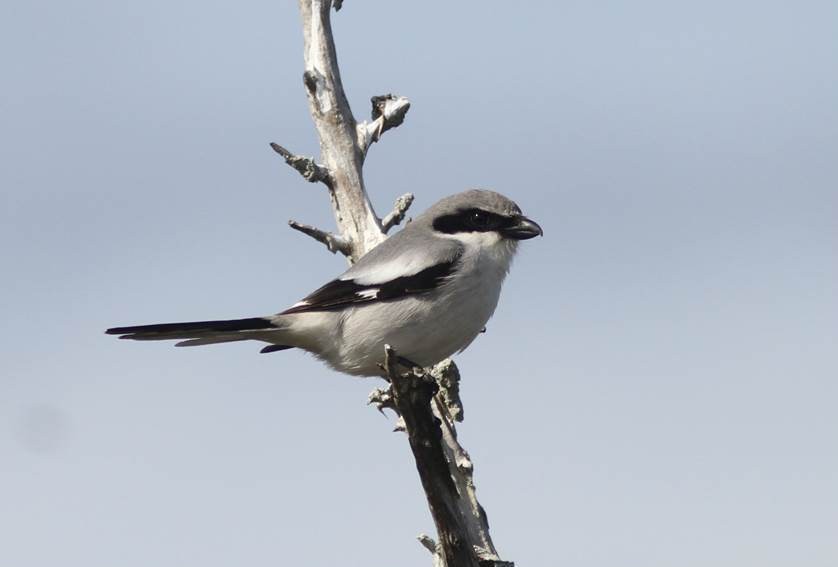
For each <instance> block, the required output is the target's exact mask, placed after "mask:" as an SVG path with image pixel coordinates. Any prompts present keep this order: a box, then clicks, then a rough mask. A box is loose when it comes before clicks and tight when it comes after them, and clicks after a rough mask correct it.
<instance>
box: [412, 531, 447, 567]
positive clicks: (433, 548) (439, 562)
mask: <svg viewBox="0 0 838 567" xmlns="http://www.w3.org/2000/svg"><path fill="white" fill-rule="evenodd" d="M416 539H418V540H419V543H421V544H422V547H424V548H425V549H427V550H428V551H430V552H431V555H433V556H434V562H433V567H445V559H444V558H443V557H442V550H441V549H440V547H439V545H437V543H436V541H435V540H434V538H432V537H431V536H429V535H428V534H419V535H418V536H416Z"/></svg>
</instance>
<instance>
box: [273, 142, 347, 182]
mask: <svg viewBox="0 0 838 567" xmlns="http://www.w3.org/2000/svg"><path fill="white" fill-rule="evenodd" d="M271 148H273V151H275V152H276V153H278V154H279V155H281V156H282V157H283V158H285V163H287V164H288V165H290V166H291V167H293V168H294V169H296V170H297V171H298V172H299V173H300V175H302V176H303V178H304V179H305V180H306V181H309V182H311V183H315V182H317V181H320V182H322V183H325V184H326V185H327V186H328V187H331V186H332V175H331V174H330V173H329V169H328V168H327V167H325V166H323V165H320V164H318V163H315V161H314V158H310V157H304V156H298V155H294V154H292V153H291V152H289V151H288V150H286V149H285V148H283V147H282V146H280V145H279V144H277V143H274V142H271Z"/></svg>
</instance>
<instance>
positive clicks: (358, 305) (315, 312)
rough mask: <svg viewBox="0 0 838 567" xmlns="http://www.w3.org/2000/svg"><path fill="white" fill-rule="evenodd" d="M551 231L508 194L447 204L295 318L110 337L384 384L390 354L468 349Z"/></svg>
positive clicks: (476, 194) (125, 330) (435, 357)
mask: <svg viewBox="0 0 838 567" xmlns="http://www.w3.org/2000/svg"><path fill="white" fill-rule="evenodd" d="M541 234H543V232H542V230H541V227H540V226H538V224H536V223H535V222H533V221H531V220H530V219H528V218H527V217H525V216H523V215H522V214H521V209H520V208H518V205H516V204H515V203H513V202H512V201H511V200H509V199H507V198H506V197H504V196H503V195H501V194H499V193H495V192H493V191H483V190H471V191H466V192H463V193H458V194H456V195H452V196H450V197H446V198H445V199H442V200H441V201H439V202H438V203H436V204H435V205H433V206H432V207H431V208H430V209H428V210H427V211H425V212H424V213H423V214H422V215H420V216H419V217H417V218H416V219H415V220H414V221H413V222H411V223H409V224H408V225H407V226H405V227H404V229H402V230H401V231H400V232H398V233H396V234H395V235H393V236H392V237H390V238H388V239H387V240H385V241H384V242H382V243H381V244H380V245H378V246H377V247H376V248H374V249H372V250H371V251H370V252H369V253H367V254H366V255H365V256H363V257H362V258H361V259H360V260H358V262H357V263H356V264H355V265H354V266H352V267H351V268H349V269H348V270H347V271H346V272H344V273H343V275H341V276H340V277H338V278H337V279H335V280H332V281H330V282H329V283H327V284H326V285H324V286H323V287H321V288H320V289H318V290H316V291H314V292H313V293H312V294H310V295H309V296H307V297H306V298H305V299H303V300H301V301H299V302H297V303H295V304H294V305H292V306H291V307H290V308H288V309H286V310H285V311H283V312H281V313H278V314H276V315H270V316H268V317H252V318H249V319H235V320H229V321H200V322H193V323H165V324H162V325H141V326H137V327H116V328H113V329H108V330H107V333H108V334H110V335H121V336H120V338H121V339H132V340H137V341H159V340H170V339H178V340H180V341H181V342H179V343H177V345H176V346H196V345H207V344H213V343H226V342H233V341H246V340H256V341H263V342H266V343H270V345H268V346H266V347H265V348H263V349H262V351H261V352H274V351H278V350H285V349H288V348H301V349H303V350H306V351H308V352H310V353H312V354H314V355H315V356H316V357H318V358H320V359H322V360H324V361H325V362H326V364H328V365H329V366H331V367H332V368H334V369H336V370H339V371H341V372H345V373H347V374H354V375H357V376H381V375H382V369H381V363H382V361H383V358H384V345H385V343H386V344H390V345H391V346H392V347H393V348H394V349H396V352H398V353H399V355H400V356H402V357H403V358H406V359H408V360H410V361H412V362H414V363H415V364H418V365H419V366H431V365H433V364H436V363H437V362H439V361H441V360H443V359H445V358H447V357H449V356H451V355H452V354H454V353H456V352H459V351H462V350H463V349H465V348H466V347H467V346H468V345H469V344H471V342H472V341H473V340H474V338H475V337H476V336H477V335H478V333H480V331H481V330H482V329H483V328H484V326H485V325H486V322H487V321H488V320H489V318H490V317H491V316H492V313H494V311H495V307H496V306H497V304H498V297H499V295H500V288H501V284H502V283H503V279H504V277H506V273H507V272H508V271H509V267H510V264H511V262H512V257H513V255H514V254H515V251H516V249H517V248H518V241H519V240H525V239H528V238H533V237H535V236H539V235H541Z"/></svg>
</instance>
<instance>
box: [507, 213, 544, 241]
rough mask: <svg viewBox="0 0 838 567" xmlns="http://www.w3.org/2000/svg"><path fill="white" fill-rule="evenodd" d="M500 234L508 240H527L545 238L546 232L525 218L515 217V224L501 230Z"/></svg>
mask: <svg viewBox="0 0 838 567" xmlns="http://www.w3.org/2000/svg"><path fill="white" fill-rule="evenodd" d="M500 232H501V234H503V235H504V236H505V237H506V238H514V239H515V240H527V239H528V238H535V237H536V236H544V231H543V230H541V227H540V226H538V223H537V222H535V221H533V220H530V219H528V218H527V217H525V216H517V217H515V219H514V222H513V224H511V225H509V226H507V227H506V228H503V229H501V231H500Z"/></svg>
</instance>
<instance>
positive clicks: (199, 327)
mask: <svg viewBox="0 0 838 567" xmlns="http://www.w3.org/2000/svg"><path fill="white" fill-rule="evenodd" d="M273 327H274V325H273V324H272V323H271V322H270V320H268V319H265V318H263V317H251V318H249V319H228V320H222V321H192V322H188V323H163V324H159V325H137V326H134V327H114V328H112V329H108V330H107V331H105V333H107V334H108V335H127V336H126V337H125V338H131V337H132V336H135V335H152V334H165V333H193V332H196V333H202V332H212V333H215V332H221V333H223V332H230V331H258V330H260V329H271V328H273Z"/></svg>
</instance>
